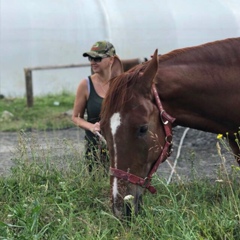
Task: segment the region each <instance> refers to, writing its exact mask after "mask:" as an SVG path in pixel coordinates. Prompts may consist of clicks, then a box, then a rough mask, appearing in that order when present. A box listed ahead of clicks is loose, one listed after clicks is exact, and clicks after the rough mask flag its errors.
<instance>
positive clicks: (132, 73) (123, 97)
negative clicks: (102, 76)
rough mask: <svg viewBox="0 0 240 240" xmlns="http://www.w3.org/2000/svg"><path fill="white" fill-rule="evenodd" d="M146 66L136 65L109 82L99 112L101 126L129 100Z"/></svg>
mask: <svg viewBox="0 0 240 240" xmlns="http://www.w3.org/2000/svg"><path fill="white" fill-rule="evenodd" d="M146 65H147V64H145V63H144V64H140V65H137V66H136V67H134V68H132V69H130V70H129V71H127V72H124V73H123V74H121V75H119V76H117V77H115V78H114V79H112V80H111V83H110V87H109V91H108V92H107V94H106V97H105V99H104V101H103V105H102V110H101V125H102V126H103V125H104V124H106V121H107V119H110V117H111V116H112V115H113V114H114V113H116V112H119V111H121V109H122V107H123V106H124V104H125V103H126V102H128V101H129V100H130V99H131V97H132V93H133V91H134V87H133V86H134V85H135V84H136V82H137V81H138V80H139V73H140V72H141V71H143V70H144V69H145V68H146Z"/></svg>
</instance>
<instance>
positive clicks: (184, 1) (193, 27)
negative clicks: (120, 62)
mask: <svg viewBox="0 0 240 240" xmlns="http://www.w3.org/2000/svg"><path fill="white" fill-rule="evenodd" d="M239 33H240V3H239V0H211V1H210V0H195V1H192V0H168V1H166V0H131V1H129V0H121V1H119V0H51V1H49V0H0V94H3V95H5V96H24V95H25V92H26V90H25V78H24V68H26V67H35V66H46V65H64V64H80V63H86V62H87V59H86V58H83V57H82V53H83V52H84V51H86V50H88V49H90V47H91V46H92V44H93V43H94V42H96V41H98V40H109V41H110V42H112V43H113V44H114V46H115V48H116V50H117V53H118V55H119V56H120V57H121V58H122V59H127V58H136V57H139V58H142V57H147V58H149V57H150V55H151V54H152V53H153V52H154V50H155V49H156V48H158V50H159V53H166V52H168V51H171V50H173V49H176V48H182V47H186V46H193V45H198V44H202V43H205V42H210V41H214V40H219V39H225V38H229V37H238V36H239ZM89 73H90V69H89V68H73V69H63V70H48V71H46V70H44V71H33V92H34V96H36V95H43V94H48V93H58V92H62V91H70V92H75V91H76V88H77V85H78V83H79V81H80V80H81V79H83V78H84V77H86V76H87V75H89Z"/></svg>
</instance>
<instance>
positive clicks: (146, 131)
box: [101, 50, 166, 218]
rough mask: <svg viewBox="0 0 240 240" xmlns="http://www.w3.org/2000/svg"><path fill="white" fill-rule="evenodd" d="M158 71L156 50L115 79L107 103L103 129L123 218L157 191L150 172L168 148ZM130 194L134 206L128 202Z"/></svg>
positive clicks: (114, 201)
mask: <svg viewBox="0 0 240 240" xmlns="http://www.w3.org/2000/svg"><path fill="white" fill-rule="evenodd" d="M157 70H158V57H157V50H156V51H155V54H154V56H153V58H152V60H150V61H149V62H146V63H144V64H142V65H138V66H136V67H135V68H133V69H131V70H130V71H128V72H126V73H123V74H121V75H120V76H118V77H116V78H115V79H113V80H112V82H111V83H110V90H109V92H108V94H107V96H106V98H105V101H104V104H103V108H102V113H101V130H102V133H103V136H104V137H105V139H106V141H107V146H108V150H109V156H110V161H111V163H110V164H111V167H110V175H111V177H110V183H111V196H112V208H113V212H114V214H115V215H116V216H117V217H119V218H121V217H122V216H123V215H130V214H132V213H131V211H132V210H134V213H135V214H136V213H138V211H139V207H140V204H141V202H142V195H143V193H144V190H145V189H146V188H148V189H149V190H150V191H152V190H153V187H152V186H151V183H150V181H151V179H150V178H151V177H150V178H149V173H150V172H151V170H152V168H153V166H154V164H155V162H156V161H157V159H158V158H159V156H160V154H161V152H162V151H163V148H164V144H165V135H166V134H165V131H164V127H163V124H162V122H161V117H160V114H159V109H158V107H157V104H156V100H155V98H154V94H153V91H152V85H153V84H154V77H155V75H156V73H157ZM162 160H164V159H162ZM129 196H130V198H132V200H131V201H132V203H131V205H132V204H133V205H132V206H131V207H130V205H129V204H124V199H126V198H128V197H129Z"/></svg>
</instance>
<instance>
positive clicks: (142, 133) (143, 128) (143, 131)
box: [138, 125, 148, 137]
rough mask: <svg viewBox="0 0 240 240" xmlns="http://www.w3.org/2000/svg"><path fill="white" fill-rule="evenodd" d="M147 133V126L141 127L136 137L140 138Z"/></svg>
mask: <svg viewBox="0 0 240 240" xmlns="http://www.w3.org/2000/svg"><path fill="white" fill-rule="evenodd" d="M147 131H148V125H143V126H141V127H140V128H139V129H138V136H139V137H142V136H144V135H145V134H146V133H147Z"/></svg>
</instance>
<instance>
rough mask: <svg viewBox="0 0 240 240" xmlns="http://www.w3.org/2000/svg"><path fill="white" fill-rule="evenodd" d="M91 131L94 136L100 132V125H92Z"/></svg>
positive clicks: (97, 123)
mask: <svg viewBox="0 0 240 240" xmlns="http://www.w3.org/2000/svg"><path fill="white" fill-rule="evenodd" d="M91 131H92V133H94V134H96V132H100V123H99V122H96V123H94V124H93V128H92V130H91Z"/></svg>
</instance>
